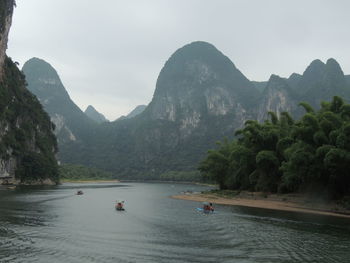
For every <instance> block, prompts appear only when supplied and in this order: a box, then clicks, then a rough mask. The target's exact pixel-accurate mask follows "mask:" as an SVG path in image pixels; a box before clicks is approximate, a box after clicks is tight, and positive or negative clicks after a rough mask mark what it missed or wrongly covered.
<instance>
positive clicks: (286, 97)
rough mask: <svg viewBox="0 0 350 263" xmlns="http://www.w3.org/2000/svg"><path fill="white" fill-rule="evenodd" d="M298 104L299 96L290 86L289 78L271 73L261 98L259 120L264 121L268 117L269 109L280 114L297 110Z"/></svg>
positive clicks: (258, 112)
mask: <svg viewBox="0 0 350 263" xmlns="http://www.w3.org/2000/svg"><path fill="white" fill-rule="evenodd" d="M297 106H298V97H297V95H296V94H295V92H294V91H293V89H292V88H291V87H290V86H289V84H288V80H286V79H283V78H281V77H279V76H277V75H271V77H270V79H269V81H268V82H267V86H266V88H265V89H264V91H263V93H262V96H261V99H260V103H259V106H258V107H259V108H258V111H257V120H258V121H260V122H262V121H264V120H266V119H268V114H267V113H268V112H269V111H272V112H275V113H277V115H278V116H279V115H280V113H281V112H283V111H288V112H295V111H296V108H297Z"/></svg>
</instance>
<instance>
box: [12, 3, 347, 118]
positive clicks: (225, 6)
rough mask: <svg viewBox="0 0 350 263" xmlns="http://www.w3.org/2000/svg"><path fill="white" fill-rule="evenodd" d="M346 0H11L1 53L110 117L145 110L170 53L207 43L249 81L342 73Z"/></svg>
mask: <svg viewBox="0 0 350 263" xmlns="http://www.w3.org/2000/svg"><path fill="white" fill-rule="evenodd" d="M349 10H350V1H348V0H336V1H334V0H328V1H327V0H307V1H306V0H292V1H284V0H239V1H238V0H237V1H236V0H124V1H121V0H104V1H90V0H89V1H88V0H17V8H16V9H15V14H14V19H13V26H12V28H11V32H10V41H9V49H8V52H7V53H8V55H9V56H11V57H12V58H13V59H14V60H15V61H18V62H20V63H21V66H22V65H23V63H24V62H25V61H27V60H28V59H30V58H31V57H39V58H41V59H44V60H46V61H47V62H49V63H50V64H51V65H52V66H53V67H54V68H55V69H56V70H57V71H58V74H59V75H60V77H61V80H62V82H63V83H64V85H65V87H66V89H67V91H68V93H69V94H70V96H71V98H72V99H73V101H74V102H75V103H76V104H77V105H78V106H79V107H80V108H81V109H82V110H85V108H86V107H87V106H88V105H89V104H91V105H93V106H94V107H95V108H96V109H97V110H98V111H100V112H101V113H103V114H104V115H105V116H106V117H107V118H108V119H110V120H114V119H116V118H118V117H119V116H121V115H125V114H127V113H128V112H130V111H131V110H132V109H133V108H135V107H136V106H137V105H139V104H148V103H149V102H150V101H151V99H152V96H153V92H154V89H155V85H156V80H157V77H158V74H159V72H160V70H161V68H162V67H163V65H164V63H165V62H166V60H167V59H168V58H169V57H170V56H171V54H172V53H174V52H175V51H176V49H178V48H180V47H182V46H183V45H185V44H188V43H190V42H193V41H197V40H202V41H207V42H210V43H212V44H213V45H215V46H216V47H217V48H218V49H219V50H220V51H221V52H223V53H224V54H225V55H226V56H228V57H229V58H230V59H231V60H232V61H233V63H234V64H235V65H236V67H237V68H238V69H240V70H241V72H242V73H243V74H244V75H245V76H246V77H248V78H249V79H251V80H267V79H268V78H269V76H270V75H271V74H277V75H280V76H282V77H287V76H289V75H290V74H291V73H293V72H297V73H302V72H303V71H304V70H305V68H306V66H307V65H308V64H310V62H311V61H312V60H314V59H316V58H319V59H321V60H323V61H325V60H326V59H327V58H330V57H333V58H335V59H336V60H337V61H338V62H339V63H340V65H341V66H342V68H343V71H344V72H345V73H350V34H349V32H350V31H349V30H350V15H349Z"/></svg>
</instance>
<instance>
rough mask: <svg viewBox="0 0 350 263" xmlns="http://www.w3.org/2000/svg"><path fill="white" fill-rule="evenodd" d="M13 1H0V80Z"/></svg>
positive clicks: (2, 72)
mask: <svg viewBox="0 0 350 263" xmlns="http://www.w3.org/2000/svg"><path fill="white" fill-rule="evenodd" d="M13 6H14V0H6V1H5V0H1V1H0V69H1V70H0V80H1V79H2V76H3V74H4V63H5V58H6V49H7V41H8V34H9V32H10V27H11V22H12V13H13Z"/></svg>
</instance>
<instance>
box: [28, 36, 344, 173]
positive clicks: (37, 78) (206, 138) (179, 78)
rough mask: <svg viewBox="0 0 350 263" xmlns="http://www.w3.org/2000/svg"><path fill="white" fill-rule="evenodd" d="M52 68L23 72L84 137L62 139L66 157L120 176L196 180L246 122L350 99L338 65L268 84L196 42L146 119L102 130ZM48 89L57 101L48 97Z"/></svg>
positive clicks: (172, 70) (314, 66) (178, 58)
mask: <svg viewBox="0 0 350 263" xmlns="http://www.w3.org/2000/svg"><path fill="white" fill-rule="evenodd" d="M30 64H32V63H30ZM41 64H43V62H42V61H41ZM33 67H34V64H33ZM35 67H36V68H37V67H38V65H37V66H35ZM49 68H50V67H49V66H48V65H47V63H46V64H45V67H44V64H43V65H42V67H41V68H40V70H39V71H40V74H39V73H38V74H37V75H35V72H36V71H35V70H34V69H32V70H27V69H26V67H24V69H23V70H24V71H25V73H26V75H28V83H29V87H30V88H31V90H33V92H34V93H35V94H36V95H37V96H38V97H39V99H40V101H41V102H42V103H43V105H44V107H45V109H47V110H48V112H49V114H50V116H51V118H53V120H55V118H57V114H58V115H59V116H61V119H64V122H63V123H64V124H65V127H67V129H69V131H71V133H72V134H73V135H74V137H75V138H79V139H74V140H70V141H69V140H67V139H66V141H65V140H63V139H59V148H60V154H59V157H60V159H61V160H62V161H63V162H67V163H76V164H83V165H87V166H94V167H97V168H100V169H105V170H109V171H111V172H113V173H114V174H115V175H117V176H118V177H120V178H143V179H161V178H169V177H167V176H169V175H170V174H172V172H174V171H176V172H180V173H181V176H182V178H185V179H187V180H191V179H190V178H192V177H191V176H192V175H193V173H192V171H195V170H196V169H197V166H198V163H199V161H200V160H202V158H203V157H204V156H205V154H206V152H207V150H208V149H210V148H212V147H215V142H216V141H217V140H222V138H223V137H229V138H230V137H233V134H234V131H235V130H236V129H238V128H241V127H242V126H243V125H244V122H245V121H246V120H248V119H257V120H259V121H261V122H262V121H264V120H266V119H267V118H268V115H267V112H268V111H273V112H276V113H277V115H279V114H280V113H281V112H283V111H288V112H291V113H292V114H293V115H294V117H298V116H301V112H302V110H301V109H300V107H298V103H299V102H300V101H306V102H309V103H310V104H311V105H312V106H314V107H316V106H317V103H319V101H321V100H328V101H329V100H330V99H331V98H332V96H334V95H340V96H345V98H346V99H347V98H348V97H349V96H348V95H349V94H350V92H349V91H350V87H349V84H348V82H347V81H346V78H345V76H344V74H343V72H342V70H341V68H340V66H339V64H338V63H337V62H336V61H335V60H334V59H329V60H328V61H327V63H323V62H322V61H320V60H315V61H313V62H312V63H311V64H310V65H309V66H308V67H307V69H306V70H305V72H304V73H303V74H302V75H300V74H296V73H293V74H292V75H291V76H290V77H289V78H287V79H286V78H281V77H279V76H276V75H271V77H270V79H269V80H268V81H266V82H252V81H250V80H248V79H247V78H246V77H245V76H244V75H243V74H242V73H241V72H240V71H239V70H238V69H237V68H236V67H235V65H234V64H233V63H232V61H231V60H230V59H229V58H227V57H226V56H225V55H224V54H222V53H221V52H220V51H219V50H217V49H216V48H215V47H214V46H213V45H211V44H209V43H206V42H193V43H191V44H188V45H186V46H184V47H182V48H180V49H178V50H177V51H176V52H175V53H174V54H173V55H172V56H171V57H170V58H169V59H168V61H166V63H165V65H164V67H163V68H162V69H161V71H160V74H159V76H158V79H157V83H156V89H155V92H154V94H153V98H152V101H151V102H150V103H149V104H148V106H146V107H145V109H144V110H143V111H142V112H141V113H139V114H137V115H136V116H134V117H132V118H120V119H118V120H116V121H114V122H108V123H107V122H105V123H101V124H97V123H95V122H92V121H91V120H88V121H87V120H86V118H87V117H86V115H84V113H82V112H81V111H80V109H79V108H78V107H76V105H75V104H74V103H73V102H72V101H71V100H70V99H69V96H68V94H66V92H64V91H65V90H64V88H63V86H62V85H61V83H60V81H59V78H58V76H57V73H56V74H53V75H52V78H51V77H47V76H46V73H45V70H46V71H47V70H49ZM51 71H52V69H51ZM54 72H55V71H54ZM51 73H53V72H51ZM40 87H42V89H45V90H46V91H47V92H48V93H49V94H51V95H50V96H49V95H45V94H46V93H45V92H44V91H42V90H41V88H40ZM257 87H258V88H257ZM63 90H64V91H63ZM55 91H57V92H55ZM60 96H61V97H60ZM63 97H64V100H63ZM51 104H52V105H51ZM56 104H57V105H56ZM61 104H63V105H65V104H66V105H70V106H69V107H68V106H66V107H64V108H70V112H68V111H66V112H62V109H61V108H62V107H60V106H59V105H61ZM73 108H74V110H73ZM53 109H54V110H53ZM82 115H84V116H83V117H82ZM73 116H74V118H73ZM128 116H130V115H128ZM72 118H73V119H72ZM84 118H85V119H84ZM69 119H70V120H71V121H72V122H70V123H69V122H68V120H69ZM84 123H85V125H86V126H84ZM74 125H76V126H77V127H74ZM83 126H84V129H83V131H80V130H79V129H80V128H81V127H83ZM59 138H60V136H59ZM67 141H69V143H67Z"/></svg>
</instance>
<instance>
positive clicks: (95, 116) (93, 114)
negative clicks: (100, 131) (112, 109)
mask: <svg viewBox="0 0 350 263" xmlns="http://www.w3.org/2000/svg"><path fill="white" fill-rule="evenodd" d="M84 113H85V114H86V116H88V117H89V118H90V119H92V120H94V121H95V122H97V123H102V122H108V120H107V119H106V117H105V116H103V114H101V113H99V112H98V111H97V110H96V109H95V108H94V107H93V106H91V105H89V106H88V107H87V108H86V110H85V111H84Z"/></svg>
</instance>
